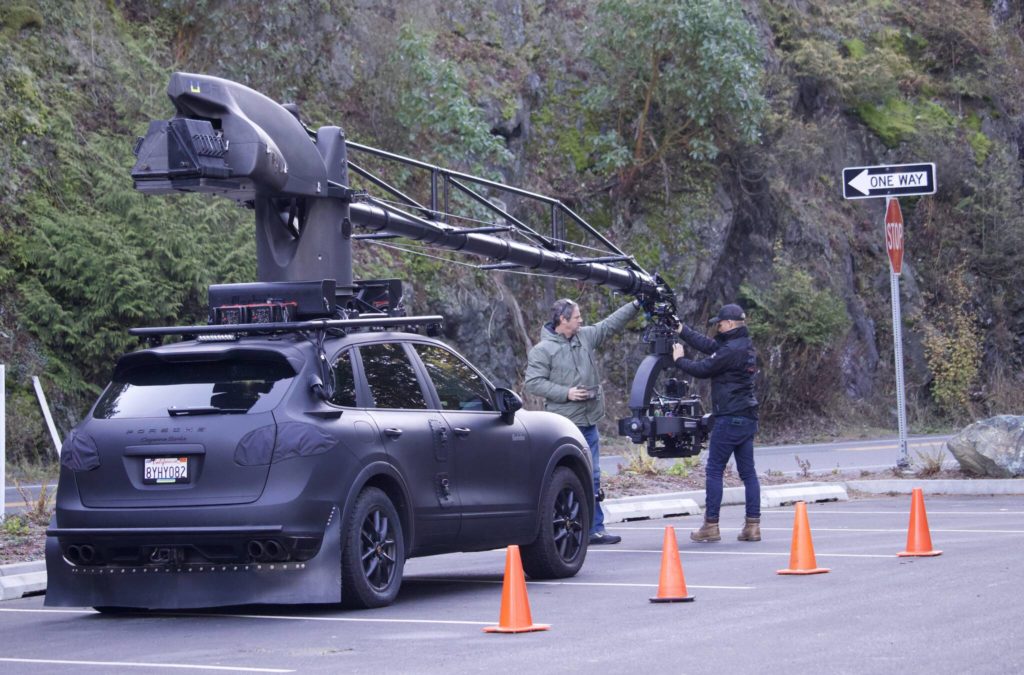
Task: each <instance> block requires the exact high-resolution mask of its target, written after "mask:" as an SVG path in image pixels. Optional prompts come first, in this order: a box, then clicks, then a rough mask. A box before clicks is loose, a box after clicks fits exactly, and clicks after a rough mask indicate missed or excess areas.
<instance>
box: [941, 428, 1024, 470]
mask: <svg viewBox="0 0 1024 675" xmlns="http://www.w3.org/2000/svg"><path fill="white" fill-rule="evenodd" d="M946 446H947V447H948V448H949V452H950V453H951V454H952V455H953V456H954V457H956V460H957V461H958V462H960V468H961V469H963V471H964V473H967V474H970V475H972V476H986V477H989V478H1016V477H1019V476H1024V416H1019V415H999V416H997V417H992V418H989V419H987V420H981V421H979V422H975V423H974V424H972V425H970V426H969V427H966V428H964V429H963V430H961V431H960V433H958V434H957V435H956V436H954V437H953V438H951V439H950V440H949V441H948V442H947V444H946Z"/></svg>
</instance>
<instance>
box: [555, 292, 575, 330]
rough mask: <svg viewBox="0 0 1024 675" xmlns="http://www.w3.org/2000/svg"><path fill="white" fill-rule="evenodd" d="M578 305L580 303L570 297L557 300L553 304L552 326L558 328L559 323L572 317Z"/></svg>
mask: <svg viewBox="0 0 1024 675" xmlns="http://www.w3.org/2000/svg"><path fill="white" fill-rule="evenodd" d="M576 307H578V305H577V304H576V303H575V302H573V301H572V300H570V299H569V298H562V299H561V300H555V304H553V305H551V326H552V327H553V328H557V327H558V324H560V323H562V322H563V321H568V320H569V319H571V318H572V314H573V312H574V311H575V310H576Z"/></svg>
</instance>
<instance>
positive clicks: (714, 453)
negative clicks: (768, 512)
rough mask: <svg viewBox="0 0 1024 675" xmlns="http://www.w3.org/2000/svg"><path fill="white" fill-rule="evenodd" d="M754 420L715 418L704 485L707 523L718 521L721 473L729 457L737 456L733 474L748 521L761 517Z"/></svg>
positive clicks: (720, 506)
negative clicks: (737, 476)
mask: <svg viewBox="0 0 1024 675" xmlns="http://www.w3.org/2000/svg"><path fill="white" fill-rule="evenodd" d="M756 433H757V420H754V419H750V418H749V417H731V416H726V417H716V418H715V427H714V429H712V430H711V442H710V444H709V445H708V464H707V474H706V480H705V483H704V490H705V501H706V503H705V507H704V518H705V519H706V520H714V521H717V520H718V513H719V511H720V510H721V508H722V474H723V473H725V465H726V464H728V463H729V456H730V455H735V456H736V471H737V472H738V473H739V474H740V478H741V479H742V480H743V487H744V498H745V500H746V510H747V517H748V518H760V517H761V484H760V483H758V481H757V471H755V470H754V434H756Z"/></svg>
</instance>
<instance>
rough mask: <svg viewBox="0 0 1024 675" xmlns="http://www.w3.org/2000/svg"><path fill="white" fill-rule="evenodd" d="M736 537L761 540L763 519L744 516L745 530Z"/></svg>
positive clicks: (743, 539) (744, 539) (746, 539)
mask: <svg viewBox="0 0 1024 675" xmlns="http://www.w3.org/2000/svg"><path fill="white" fill-rule="evenodd" d="M736 538H737V539H739V540H740V541H761V519H760V518H744V519H743V531H741V532H740V535H739V536H738V537H736Z"/></svg>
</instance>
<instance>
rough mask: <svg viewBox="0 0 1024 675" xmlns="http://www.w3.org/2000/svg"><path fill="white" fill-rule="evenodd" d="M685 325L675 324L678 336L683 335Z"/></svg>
mask: <svg viewBox="0 0 1024 675" xmlns="http://www.w3.org/2000/svg"><path fill="white" fill-rule="evenodd" d="M685 325H686V324H684V323H677V324H676V332H677V333H679V334H680V335H682V334H683V327H684V326H685Z"/></svg>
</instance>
